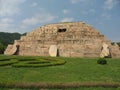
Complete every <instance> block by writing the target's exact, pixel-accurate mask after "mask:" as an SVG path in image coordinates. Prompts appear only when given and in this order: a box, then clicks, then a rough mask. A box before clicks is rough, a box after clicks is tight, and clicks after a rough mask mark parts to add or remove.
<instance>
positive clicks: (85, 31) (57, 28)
mask: <svg viewBox="0 0 120 90" xmlns="http://www.w3.org/2000/svg"><path fill="white" fill-rule="evenodd" d="M103 43H105V44H106V45H108V47H109V53H110V55H111V57H113V58H119V57H120V47H119V46H118V45H117V44H115V45H112V44H111V41H109V40H107V39H106V38H105V37H104V35H101V34H100V33H99V31H97V30H96V29H94V28H93V27H92V26H90V25H87V24H86V23H84V22H64V23H56V24H49V25H44V26H41V27H39V28H36V29H35V30H33V31H32V32H29V33H27V35H26V36H21V38H20V40H15V42H14V44H13V45H8V47H7V49H6V50H5V52H4V54H5V55H13V54H16V55H23V56H26V55H27V56H51V55H50V53H49V49H50V47H51V46H52V45H55V46H56V47H57V54H56V55H58V56H62V57H100V56H101V55H102V47H103ZM15 45H16V47H15ZM15 48H17V50H16V52H15ZM101 57H104V55H102V56H101Z"/></svg>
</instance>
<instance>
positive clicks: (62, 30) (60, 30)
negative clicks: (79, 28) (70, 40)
mask: <svg viewBox="0 0 120 90" xmlns="http://www.w3.org/2000/svg"><path fill="white" fill-rule="evenodd" d="M58 32H66V28H63V29H58Z"/></svg>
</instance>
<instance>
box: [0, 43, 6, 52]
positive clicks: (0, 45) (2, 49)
mask: <svg viewBox="0 0 120 90" xmlns="http://www.w3.org/2000/svg"><path fill="white" fill-rule="evenodd" d="M4 50H5V46H4V45H3V44H2V43H0V54H3V53H4Z"/></svg>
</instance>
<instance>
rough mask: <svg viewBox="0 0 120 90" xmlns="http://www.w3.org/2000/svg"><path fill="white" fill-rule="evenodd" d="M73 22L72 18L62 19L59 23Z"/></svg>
mask: <svg viewBox="0 0 120 90" xmlns="http://www.w3.org/2000/svg"><path fill="white" fill-rule="evenodd" d="M71 21H74V18H64V19H62V20H61V22H71Z"/></svg>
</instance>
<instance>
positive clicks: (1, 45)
mask: <svg viewBox="0 0 120 90" xmlns="http://www.w3.org/2000/svg"><path fill="white" fill-rule="evenodd" d="M22 35H25V33H24V34H20V33H6V32H0V54H2V53H3V52H4V49H5V48H6V47H7V45H8V44H13V43H14V40H18V39H20V36H22Z"/></svg>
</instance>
